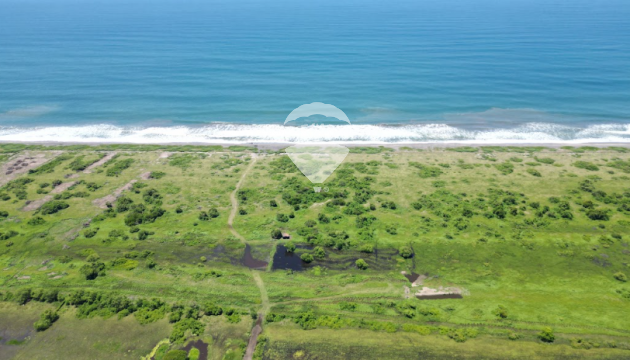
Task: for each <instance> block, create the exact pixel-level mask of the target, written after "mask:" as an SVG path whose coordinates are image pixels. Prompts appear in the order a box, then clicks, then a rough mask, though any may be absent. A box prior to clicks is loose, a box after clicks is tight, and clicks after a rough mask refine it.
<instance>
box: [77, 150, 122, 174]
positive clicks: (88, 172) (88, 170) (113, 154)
mask: <svg viewBox="0 0 630 360" xmlns="http://www.w3.org/2000/svg"><path fill="white" fill-rule="evenodd" d="M116 154H117V152H111V153H109V154H107V155H105V157H104V158H102V159H101V160H99V161H97V162H95V163H94V164H92V165H90V166H88V167H87V168H86V169H85V170H83V173H84V174H91V173H92V170H94V169H95V168H97V167H99V166H101V165H103V164H105V163H106V162H108V161H109V160H111V158H113V157H114V156H115V155H116Z"/></svg>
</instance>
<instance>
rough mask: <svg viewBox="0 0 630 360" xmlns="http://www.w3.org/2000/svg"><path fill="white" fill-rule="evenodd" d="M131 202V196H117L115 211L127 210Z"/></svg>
mask: <svg viewBox="0 0 630 360" xmlns="http://www.w3.org/2000/svg"><path fill="white" fill-rule="evenodd" d="M131 204H133V200H131V198H129V197H127V196H124V195H123V196H121V197H119V198H118V199H116V212H119V213H122V212H125V211H127V210H129V208H130V207H131Z"/></svg>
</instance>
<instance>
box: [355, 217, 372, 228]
mask: <svg viewBox="0 0 630 360" xmlns="http://www.w3.org/2000/svg"><path fill="white" fill-rule="evenodd" d="M376 220H377V219H376V217H375V216H373V215H367V216H357V219H356V221H355V224H356V226H357V228H359V229H361V228H365V227H369V226H370V225H372V224H373V223H374V222H375V221H376Z"/></svg>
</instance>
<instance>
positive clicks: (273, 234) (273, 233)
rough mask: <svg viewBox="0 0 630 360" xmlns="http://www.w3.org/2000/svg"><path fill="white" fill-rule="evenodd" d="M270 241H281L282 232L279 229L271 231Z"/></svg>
mask: <svg viewBox="0 0 630 360" xmlns="http://www.w3.org/2000/svg"><path fill="white" fill-rule="evenodd" d="M271 238H272V239H276V240H278V239H282V231H281V230H280V229H275V230H271Z"/></svg>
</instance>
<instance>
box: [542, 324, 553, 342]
mask: <svg viewBox="0 0 630 360" xmlns="http://www.w3.org/2000/svg"><path fill="white" fill-rule="evenodd" d="M538 338H539V339H540V341H542V342H546V343H552V342H554V341H555V340H556V336H555V335H554V334H553V330H552V329H551V328H550V327H546V328H544V329H542V331H541V332H539V333H538Z"/></svg>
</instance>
